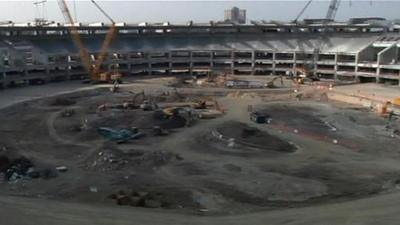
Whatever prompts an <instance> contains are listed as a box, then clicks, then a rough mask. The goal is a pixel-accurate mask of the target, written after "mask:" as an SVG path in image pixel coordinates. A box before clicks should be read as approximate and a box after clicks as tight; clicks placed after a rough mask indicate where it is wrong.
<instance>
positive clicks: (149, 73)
mask: <svg viewBox="0 0 400 225" xmlns="http://www.w3.org/2000/svg"><path fill="white" fill-rule="evenodd" d="M145 54H146V57H145V60H146V62H147V74H148V75H152V74H153V71H152V67H151V57H150V52H147V53H145Z"/></svg>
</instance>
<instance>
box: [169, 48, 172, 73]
mask: <svg viewBox="0 0 400 225" xmlns="http://www.w3.org/2000/svg"><path fill="white" fill-rule="evenodd" d="M168 75H172V52H171V51H169V52H168Z"/></svg>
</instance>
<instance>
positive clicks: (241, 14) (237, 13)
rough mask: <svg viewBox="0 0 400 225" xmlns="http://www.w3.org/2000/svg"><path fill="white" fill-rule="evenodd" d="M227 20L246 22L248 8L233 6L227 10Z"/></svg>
mask: <svg viewBox="0 0 400 225" xmlns="http://www.w3.org/2000/svg"><path fill="white" fill-rule="evenodd" d="M225 21H227V22H234V23H239V24H244V23H246V10H245V9H239V8H238V7H233V8H232V9H226V10H225Z"/></svg>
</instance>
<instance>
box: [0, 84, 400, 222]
mask: <svg viewBox="0 0 400 225" xmlns="http://www.w3.org/2000/svg"><path fill="white" fill-rule="evenodd" d="M134 95H135V94H132V93H130V92H121V93H117V94H112V93H110V92H108V91H107V90H106V89H98V90H91V91H81V92H77V93H71V94H66V95H61V96H57V97H51V98H45V99H40V100H33V101H30V102H25V103H20V104H17V105H13V106H11V107H8V108H5V109H3V110H1V111H0V115H1V116H0V123H1V124H2V126H1V129H0V133H1V136H2V139H1V141H0V147H1V149H5V150H2V152H1V153H2V154H1V155H2V158H0V159H7V155H11V154H16V155H18V156H22V157H24V159H25V158H26V159H27V160H29V161H32V162H40V163H42V164H44V165H47V167H49V168H51V169H54V168H55V167H57V166H65V167H67V168H68V171H66V172H63V173H60V174H59V176H57V177H55V178H54V179H23V181H22V180H21V182H15V183H12V184H10V183H9V182H3V183H1V184H0V191H1V192H2V193H4V194H10V195H24V196H30V197H35V196H41V197H42V198H53V199H58V200H60V201H76V202H85V203H89V204H110V205H114V204H115V205H116V207H118V206H117V205H119V206H121V207H122V206H124V207H146V208H164V209H168V210H171V211H174V212H179V213H199V211H201V213H202V214H204V213H205V214H226V213H232V212H235V213H245V212H252V211H256V210H268V209H276V208H286V207H297V206H306V205H310V204H319V203H327V202H335V201H345V200H350V199H354V198H361V197H365V196H369V195H374V194H379V193H380V192H382V191H390V190H392V189H393V188H394V187H395V186H396V185H397V184H398V183H399V180H398V177H399V175H400V168H397V166H395V165H397V164H395V163H394V161H396V159H397V158H399V157H400V154H399V153H398V151H397V150H396V149H395V148H396V147H395V146H396V143H397V144H398V140H397V139H393V138H390V137H387V136H384V135H381V134H380V129H381V128H382V127H384V125H385V122H384V121H382V120H381V119H379V118H376V117H374V116H372V115H370V114H368V113H367V112H363V111H359V110H354V109H346V108H340V107H337V106H335V105H331V104H328V103H325V104H322V103H315V102H312V101H310V102H304V103H302V102H299V103H290V104H286V103H270V104H265V103H262V102H259V103H258V104H257V105H256V107H255V108H256V109H257V110H260V111H262V112H265V113H267V114H269V115H270V116H271V119H272V120H271V123H270V124H255V123H253V122H252V121H250V120H249V118H248V113H241V114H240V113H239V114H235V113H232V112H234V111H235V110H238V111H245V110H246V108H247V106H248V105H247V102H246V100H243V101H240V100H238V101H234V102H233V103H229V101H228V100H229V99H228V100H227V99H226V98H224V97H218V98H219V100H221V102H222V104H224V108H227V109H229V110H230V111H228V112H227V113H226V114H225V115H224V116H222V117H221V118H216V119H210V120H197V121H196V122H195V123H194V124H193V126H191V127H186V126H185V124H184V123H183V122H182V121H181V120H179V119H178V120H168V119H166V118H162V117H159V116H158V115H155V113H154V111H143V110H141V109H138V108H130V109H123V108H120V107H108V108H107V109H106V110H101V111H100V110H99V106H101V105H104V104H108V106H110V105H115V104H120V103H122V102H124V101H126V100H129V99H132V96H134ZM182 95H184V94H183V93H181V94H177V93H175V94H169V95H165V94H163V93H150V94H149V98H151V99H152V100H153V101H157V102H161V103H168V102H184V101H187V98H189V99H194V98H196V97H197V96H196V95H195V94H191V95H189V97H182ZM203 97H204V96H203ZM210 97H215V96H210ZM359 121H364V122H363V123H361V122H359ZM366 121H368V123H367V122H366ZM153 126H162V127H163V128H165V129H169V130H170V132H169V134H168V135H165V136H155V135H154V134H152V132H151V129H149V128H151V127H153ZM371 126H372V127H371ZM98 127H113V128H130V127H137V128H139V130H141V131H143V132H144V133H145V135H144V136H143V137H141V138H138V139H135V140H131V141H129V142H126V143H123V144H120V143H117V142H115V141H110V140H107V139H106V138H104V137H103V136H101V135H100V134H99V133H98V132H97V128H98ZM333 128H335V129H333ZM294 130H296V131H297V132H294ZM365 137H369V139H366V138H365ZM370 137H376V139H375V140H372V139H371V138H370ZM332 140H338V143H337V144H335V143H332ZM383 143H386V144H387V145H386V146H388V147H387V148H386V149H384V150H382V148H381V146H383ZM376 156H379V157H376ZM393 160H394V161H393ZM0 163H2V164H6V163H9V162H7V160H0ZM0 168H8V167H7V166H4V167H3V165H0ZM24 172H25V171H24ZM10 186H12V188H10Z"/></svg>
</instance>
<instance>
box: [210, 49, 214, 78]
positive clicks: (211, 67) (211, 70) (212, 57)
mask: <svg viewBox="0 0 400 225" xmlns="http://www.w3.org/2000/svg"><path fill="white" fill-rule="evenodd" d="M210 72H211V73H213V72H214V52H213V51H210Z"/></svg>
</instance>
